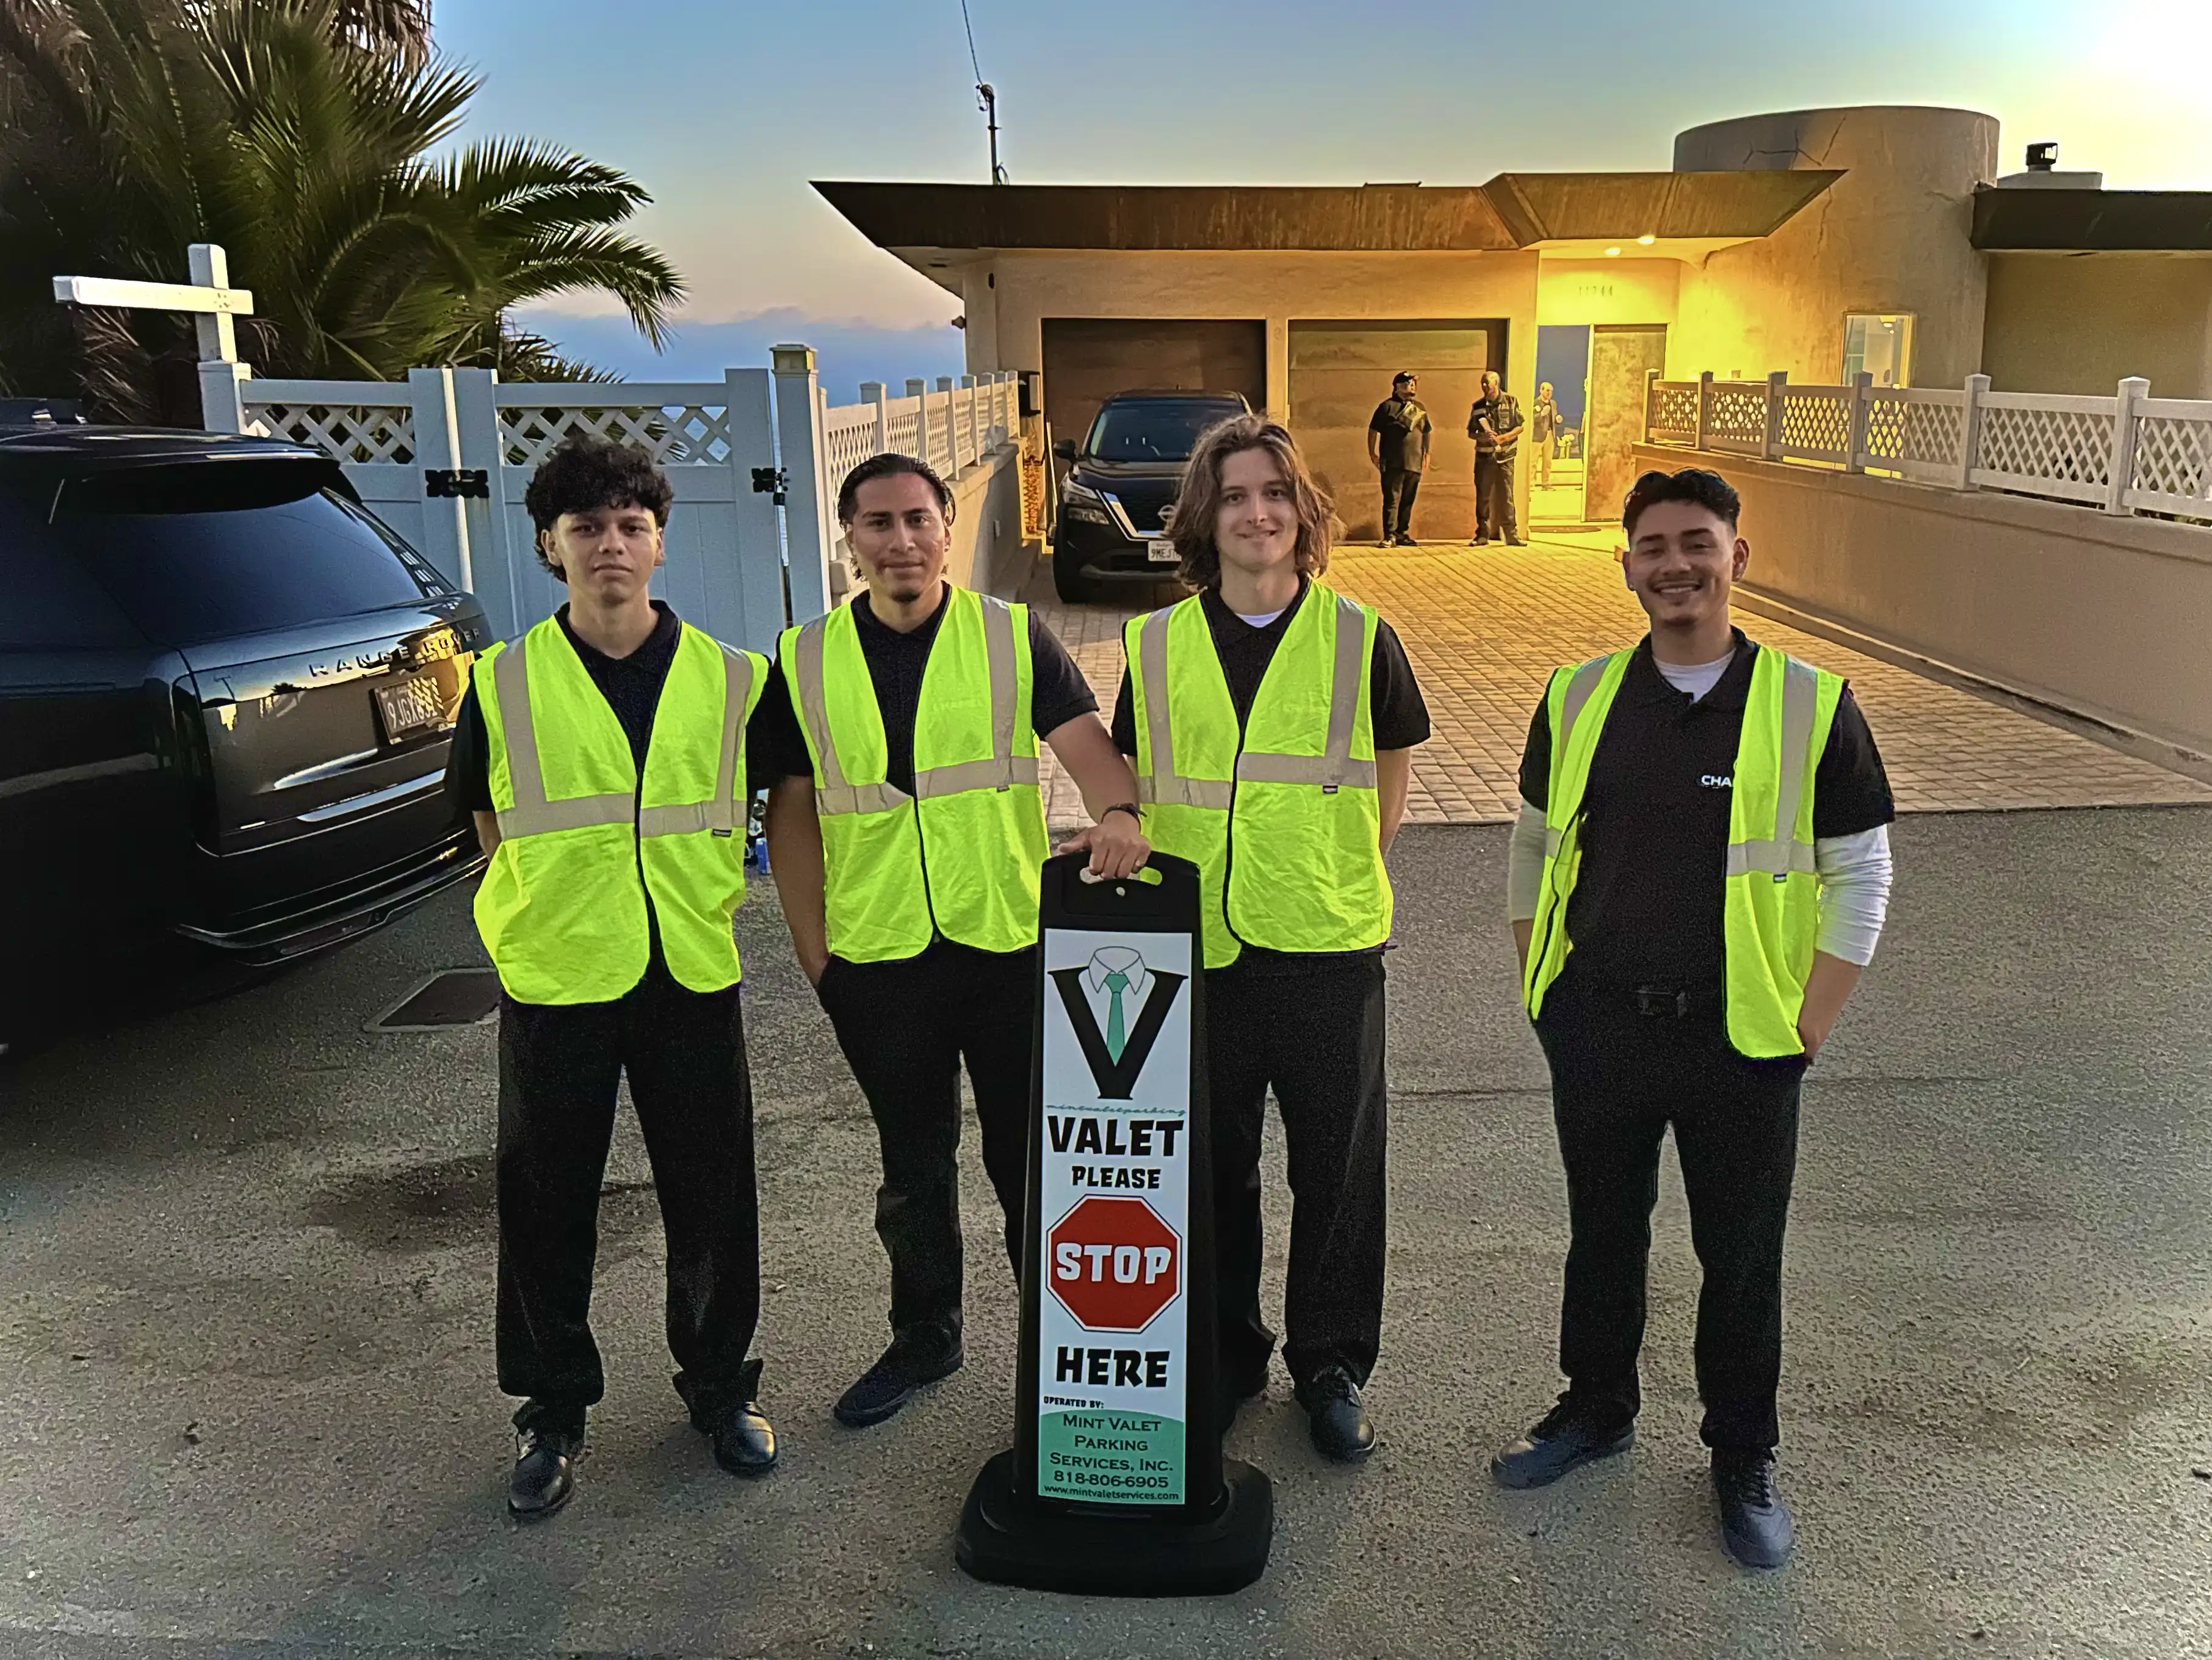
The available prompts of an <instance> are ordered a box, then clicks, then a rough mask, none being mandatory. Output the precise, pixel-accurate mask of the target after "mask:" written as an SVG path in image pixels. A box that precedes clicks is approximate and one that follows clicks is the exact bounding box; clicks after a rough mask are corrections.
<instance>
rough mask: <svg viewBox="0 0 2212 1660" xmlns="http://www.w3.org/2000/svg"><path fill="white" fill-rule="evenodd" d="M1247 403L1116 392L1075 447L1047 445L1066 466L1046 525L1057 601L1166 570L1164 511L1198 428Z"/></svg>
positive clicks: (1199, 395)
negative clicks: (1055, 512)
mask: <svg viewBox="0 0 2212 1660" xmlns="http://www.w3.org/2000/svg"><path fill="white" fill-rule="evenodd" d="M1250 407H1251V406H1250V405H1249V404H1247V403H1246V402H1245V401H1244V399H1243V396H1242V395H1241V394H1239V393H1237V392H1116V393H1115V394H1114V396H1113V397H1111V398H1108V399H1107V400H1106V401H1105V402H1104V403H1103V404H1101V405H1099V409H1098V416H1097V419H1096V420H1094V421H1092V422H1091V430H1090V432H1089V433H1088V434H1087V435H1085V437H1084V439H1083V441H1082V442H1081V443H1080V444H1078V443H1077V442H1076V441H1074V440H1073V439H1067V440H1064V441H1061V442H1060V443H1059V444H1056V445H1054V453H1055V454H1057V455H1058V456H1059V458H1060V459H1061V460H1063V461H1072V462H1073V463H1074V466H1073V470H1072V471H1070V472H1069V473H1068V475H1067V477H1066V478H1065V479H1063V480H1062V481H1061V483H1060V515H1059V522H1058V523H1057V524H1055V525H1054V526H1053V532H1052V581H1053V587H1054V588H1055V589H1057V590H1058V591H1059V593H1060V598H1061V599H1066V600H1068V601H1071V602H1073V601H1077V600H1084V599H1097V597H1098V595H1099V591H1100V589H1101V588H1102V587H1104V585H1106V584H1108V583H1120V582H1160V581H1166V580H1168V579H1170V578H1171V577H1173V576H1174V575H1175V571H1176V552H1175V548H1174V546H1173V545H1172V544H1170V542H1169V541H1168V539H1167V526H1166V525H1165V523H1164V520H1163V512H1164V509H1165V508H1168V507H1169V506H1170V504H1171V503H1172V502H1174V501H1175V499H1176V491H1177V490H1179V489H1182V475H1183V469H1184V468H1185V466H1186V465H1188V463H1189V461H1190V453H1191V450H1192V448H1193V447H1194V446H1195V445H1196V444H1197V442H1198V435H1199V434H1200V433H1202V432H1204V431H1205V430H1206V429H1207V428H1208V427H1210V426H1212V425H1213V424H1214V423H1216V422H1218V421H1225V420H1226V419H1228V418H1229V417H1231V416H1232V415H1243V414H1245V413H1246V412H1247V411H1248V410H1249V409H1250Z"/></svg>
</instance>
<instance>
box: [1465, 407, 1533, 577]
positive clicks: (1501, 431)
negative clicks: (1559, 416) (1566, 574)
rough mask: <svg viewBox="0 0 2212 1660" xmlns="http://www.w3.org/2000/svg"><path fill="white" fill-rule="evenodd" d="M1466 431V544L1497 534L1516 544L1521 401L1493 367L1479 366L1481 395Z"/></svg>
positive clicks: (1518, 542) (1518, 534) (1475, 544)
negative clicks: (1469, 507) (1469, 467)
mask: <svg viewBox="0 0 2212 1660" xmlns="http://www.w3.org/2000/svg"><path fill="white" fill-rule="evenodd" d="M1467 435H1468V437H1470V438H1472V439H1473V440H1474V535H1473V536H1472V537H1470V538H1468V546H1469V547H1475V548H1479V547H1480V546H1482V545H1483V544H1485V543H1486V542H1488V541H1489V540H1490V539H1491V538H1492V537H1496V538H1498V539H1499V540H1501V541H1503V542H1504V544H1505V545H1506V546H1507V547H1509V548H1517V547H1519V546H1520V545H1521V526H1520V521H1519V520H1518V519H1517V518H1516V516H1515V514H1516V508H1515V507H1514V505H1513V456H1514V452H1515V450H1516V448H1517V447H1519V445H1520V442H1521V403H1520V400H1519V399H1518V398H1515V397H1514V396H1513V395H1512V394H1511V393H1510V392H1507V391H1506V390H1505V381H1504V378H1503V377H1502V376H1501V375H1499V374H1498V371H1497V370H1496V369H1485V370H1484V371H1483V374H1482V396H1481V398H1479V399H1478V400H1476V402H1475V404H1474V407H1473V408H1472V409H1470V410H1468V413H1467Z"/></svg>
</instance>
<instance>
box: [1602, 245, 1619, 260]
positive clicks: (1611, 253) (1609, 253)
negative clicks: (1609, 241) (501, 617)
mask: <svg viewBox="0 0 2212 1660" xmlns="http://www.w3.org/2000/svg"><path fill="white" fill-rule="evenodd" d="M1605 257H1606V258H1608V259H1618V258H1620V249H1619V248H1607V250H1606V251H1605Z"/></svg>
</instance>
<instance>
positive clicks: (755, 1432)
mask: <svg viewBox="0 0 2212 1660" xmlns="http://www.w3.org/2000/svg"><path fill="white" fill-rule="evenodd" d="M700 1428H702V1429H703V1430H705V1431H706V1432H707V1433H708V1435H709V1436H711V1437H713V1438H714V1462H716V1463H718V1464H720V1466H721V1467H722V1468H724V1469H726V1470H727V1471H729V1473H730V1474H731V1475H767V1474H768V1473H769V1471H770V1470H772V1469H774V1468H775V1458H776V1452H775V1425H773V1424H771V1423H769V1421H768V1416H767V1414H764V1413H763V1412H762V1411H761V1409H760V1405H759V1403H758V1402H753V1401H743V1402H731V1403H730V1404H729V1405H728V1406H726V1407H724V1408H721V1409H720V1411H719V1412H716V1413H714V1414H713V1415H712V1416H711V1417H710V1419H709V1420H708V1422H706V1423H704V1424H702V1425H701V1426H700Z"/></svg>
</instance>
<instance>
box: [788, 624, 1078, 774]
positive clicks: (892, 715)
mask: <svg viewBox="0 0 2212 1660" xmlns="http://www.w3.org/2000/svg"><path fill="white" fill-rule="evenodd" d="M951 600H952V589H951V584H949V583H948V584H947V585H946V586H945V597H944V598H943V599H939V601H938V602H937V610H936V611H935V612H933V614H932V615H931V617H930V618H929V620H928V621H927V622H926V623H923V624H922V625H921V627H920V628H917V629H912V630H910V631H909V632H908V633H905V634H901V633H900V632H899V631H898V630H897V629H893V628H887V627H886V626H884V624H883V623H880V622H878V620H877V619H876V615H875V613H874V612H873V611H871V610H869V608H868V596H867V593H866V590H865V589H864V590H862V591H861V592H860V593H856V594H854V596H853V599H852V606H853V621H854V623H855V624H856V625H857V627H858V629H859V633H860V655H861V656H862V657H863V658H864V659H865V660H866V662H867V665H868V679H869V681H870V683H871V684H872V685H873V686H874V687H875V692H876V707H877V708H878V709H880V710H881V711H882V712H883V717H884V752H885V754H886V756H887V757H888V758H889V763H890V764H889V766H888V768H887V769H886V771H887V775H888V778H889V781H890V784H891V785H892V787H894V788H896V789H899V790H902V791H904V792H905V793H906V794H908V795H911V794H914V721H915V712H916V711H917V710H918V709H920V708H921V677H922V672H923V671H924V670H925V669H927V667H928V666H929V650H930V648H931V647H932V646H933V645H935V644H936V643H937V631H938V629H939V628H940V627H941V626H943V624H944V622H945V606H946V605H950V604H951ZM1029 619H1030V727H1032V728H1033V729H1034V730H1035V731H1036V735H1037V736H1038V737H1040V738H1042V737H1044V736H1045V735H1046V734H1047V733H1051V732H1053V731H1055V730H1056V729H1058V728H1059V727H1062V726H1065V725H1066V723H1067V722H1068V721H1073V720H1074V719H1075V718H1076V717H1077V716H1078V715H1081V714H1097V711H1098V696H1097V693H1096V692H1094V691H1092V690H1091V683H1090V682H1089V681H1087V680H1085V678H1083V671H1082V670H1081V669H1079V668H1078V667H1077V666H1076V665H1075V660H1074V659H1073V657H1070V656H1069V655H1068V654H1067V648H1066V647H1065V646H1063V645H1061V644H1060V642H1059V641H1058V640H1056V639H1054V637H1053V633H1052V630H1051V629H1048V628H1047V627H1045V625H1044V623H1043V622H1042V619H1041V618H1039V617H1038V616H1037V614H1036V608H1035V607H1034V606H1032V607H1031V608H1030V612H1029ZM745 742H746V747H747V754H748V758H747V767H746V769H747V771H749V772H755V774H756V775H757V776H759V777H762V778H763V779H765V780H766V781H769V782H773V781H775V780H776V779H779V778H799V777H805V778H811V777H812V776H813V775H814V759H813V757H812V755H811V753H810V752H809V751H808V750H807V747H806V734H805V733H804V732H803V731H801V730H800V728H799V712H798V710H797V709H796V708H793V706H792V702H791V687H790V684H789V682H787V680H786V679H785V678H784V673H783V664H782V662H781V660H779V661H778V662H777V664H776V666H775V672H773V673H772V674H770V675H769V680H768V689H767V690H766V691H764V692H763V693H762V694H761V701H760V707H759V708H757V709H756V710H755V711H754V713H753V723H752V726H751V727H750V729H749V730H748V733H747V736H746V740H745ZM756 769H757V770H756Z"/></svg>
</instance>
